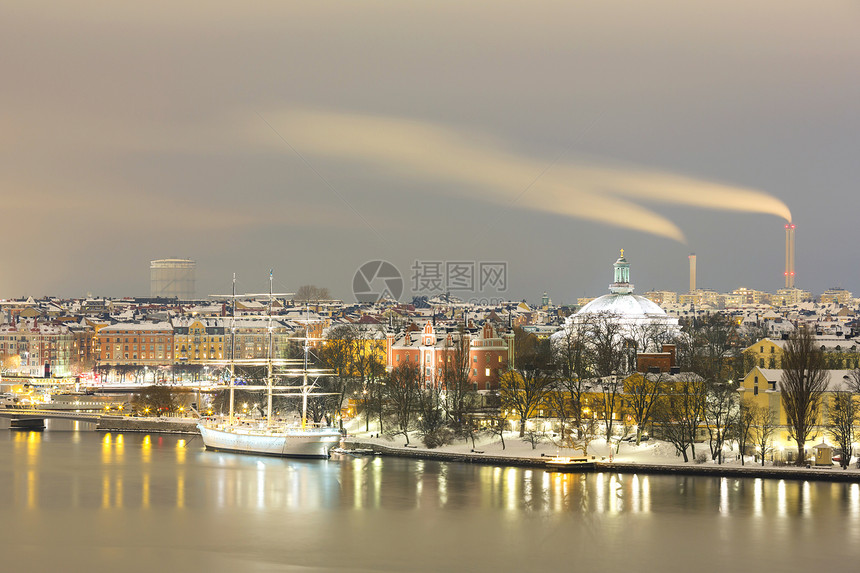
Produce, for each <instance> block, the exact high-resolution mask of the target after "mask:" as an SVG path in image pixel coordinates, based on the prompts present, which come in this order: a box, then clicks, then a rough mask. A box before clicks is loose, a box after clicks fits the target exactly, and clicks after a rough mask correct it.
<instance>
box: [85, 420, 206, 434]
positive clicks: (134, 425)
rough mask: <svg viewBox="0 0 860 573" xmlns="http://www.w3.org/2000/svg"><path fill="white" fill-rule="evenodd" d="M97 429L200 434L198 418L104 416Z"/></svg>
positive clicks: (103, 430)
mask: <svg viewBox="0 0 860 573" xmlns="http://www.w3.org/2000/svg"><path fill="white" fill-rule="evenodd" d="M96 430H98V431H101V432H160V433H165V434H198V435H199V434H200V430H198V429H197V420H193V419H188V418H176V419H172V418H130V417H127V416H102V417H101V418H100V419H99V422H98V425H97V426H96Z"/></svg>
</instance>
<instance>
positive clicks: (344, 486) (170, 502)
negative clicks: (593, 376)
mask: <svg viewBox="0 0 860 573" xmlns="http://www.w3.org/2000/svg"><path fill="white" fill-rule="evenodd" d="M5 424H6V425H5V426H4V427H8V422H6V423H5ZM0 464H2V473H0V491H2V492H3V493H2V496H0V524H2V535H0V544H2V546H0V551H2V555H0V563H2V566H0V569H2V570H3V571H13V570H16V569H15V568H16V567H27V568H28V569H29V570H31V571H85V570H86V571H108V570H112V571H113V570H116V571H150V572H151V571H154V570H156V571H157V570H159V569H160V570H168V571H173V570H180V569H183V570H187V571H199V570H203V569H204V568H205V569H208V570H209V571H242V572H244V571H342V570H349V571H445V570H449V571H451V570H453V571H494V572H500V571H541V570H549V569H550V568H551V567H558V569H557V570H559V571H569V570H584V569H592V570H601V571H621V570H622V569H623V570H639V571H656V570H664V571H683V572H685V573H689V572H690V571H691V570H693V571H695V572H696V573H700V572H709V571H715V572H716V571H720V572H721V573H723V572H725V571H729V570H730V571H734V570H759V571H767V570H774V569H777V568H779V569H782V570H789V571H800V570H805V569H810V568H815V569H819V568H821V567H826V566H835V565H841V566H842V567H843V568H846V567H847V568H848V569H847V570H853V569H854V568H855V567H856V566H857V563H858V557H860V547H858V546H860V485H857V484H835V483H833V484H832V483H820V482H794V481H767V480H757V479H721V478H693V477H663V476H660V477H656V476H637V475H621V474H589V475H573V474H555V473H548V472H544V471H540V470H533V469H532V470H530V469H515V468H499V467H492V466H477V465H467V464H446V463H435V462H422V461H410V460H404V459H396V458H386V459H383V458H353V457H335V458H332V459H330V460H327V461H322V460H320V461H288V460H281V459H273V458H262V457H259V458H258V457H252V456H239V455H233V454H221V453H213V452H206V451H204V450H203V448H202V445H201V443H200V439H199V438H195V439H189V438H188V437H184V438H183V437H177V436H169V435H159V434H152V435H142V434H102V433H96V432H93V431H87V430H85V429H82V430H81V431H73V428H72V426H71V425H70V423H69V422H55V423H51V422H49V429H48V431H45V432H12V431H10V430H6V429H0Z"/></svg>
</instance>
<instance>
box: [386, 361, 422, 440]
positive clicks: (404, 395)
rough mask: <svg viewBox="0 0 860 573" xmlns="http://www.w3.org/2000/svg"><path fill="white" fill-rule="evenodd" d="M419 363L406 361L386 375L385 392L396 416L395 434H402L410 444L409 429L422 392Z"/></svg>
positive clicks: (394, 416)
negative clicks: (419, 394)
mask: <svg viewBox="0 0 860 573" xmlns="http://www.w3.org/2000/svg"><path fill="white" fill-rule="evenodd" d="M418 374H419V373H418V364H414V365H413V364H409V363H404V364H401V365H399V366H397V367H396V368H394V369H393V370H392V371H391V372H389V373H388V376H387V377H386V379H387V380H386V385H385V394H386V397H387V398H388V404H389V407H390V408H391V410H392V413H393V418H394V428H395V429H394V431H393V433H394V434H402V435H403V436H404V437H405V438H406V445H409V429H410V427H411V425H412V422H413V419H414V416H415V413H416V403H417V401H418V393H419V392H420V386H419V376H418Z"/></svg>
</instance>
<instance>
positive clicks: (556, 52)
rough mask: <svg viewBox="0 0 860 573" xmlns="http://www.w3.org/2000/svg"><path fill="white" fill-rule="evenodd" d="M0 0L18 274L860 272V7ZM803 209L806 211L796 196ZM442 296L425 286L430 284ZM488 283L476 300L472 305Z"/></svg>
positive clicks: (571, 292) (252, 287) (127, 289)
mask: <svg viewBox="0 0 860 573" xmlns="http://www.w3.org/2000/svg"><path fill="white" fill-rule="evenodd" d="M114 4H116V3H105V2H96V1H91V0H82V1H80V2H75V3H57V2H40V1H34V0H28V1H26V2H25V1H17V0H12V1H11V2H6V3H4V5H3V7H2V8H0V70H2V89H0V126H2V129H0V166H2V169H0V189H2V214H3V217H2V228H3V237H4V238H5V241H4V242H5V248H4V249H3V250H2V254H0V297H3V298H10V297H18V296H26V295H33V296H42V295H55V296H82V295H85V294H86V293H88V292H89V293H92V294H94V295H108V296H122V295H127V296H132V295H147V294H148V293H149V261H150V259H157V258H167V257H187V258H192V259H195V260H196V261H197V263H198V271H197V278H198V294H199V295H206V294H209V293H216V292H218V293H223V292H228V291H229V289H230V278H231V276H232V273H234V272H235V273H237V274H238V276H239V285H240V286H239V288H240V290H247V291H253V292H259V291H260V290H261V289H263V288H267V287H266V285H267V277H268V269H270V268H273V269H274V274H275V280H276V289H278V290H295V289H296V288H298V286H299V285H301V284H305V283H315V284H319V285H323V286H326V287H328V288H330V289H331V292H332V294H333V295H335V296H338V297H343V298H345V299H348V300H352V291H351V288H352V286H351V285H352V279H353V274H354V273H355V271H356V269H357V268H358V267H359V266H361V265H362V264H363V263H365V262H366V261H371V260H377V259H381V260H388V261H390V262H392V263H393V264H394V265H395V266H396V267H397V268H398V269H400V270H401V272H402V275H403V277H404V280H405V282H406V291H405V292H404V295H403V297H402V298H406V299H408V298H409V297H410V296H411V294H413V293H412V292H410V287H411V286H412V285H410V284H409V283H410V282H411V281H410V273H412V271H410V269H411V268H412V266H413V265H414V263H415V261H421V262H442V263H444V262H452V261H461V262H462V261H466V262H474V263H475V264H480V263H481V262H487V261H495V262H498V261H503V262H506V263H507V265H508V266H507V269H508V271H507V273H508V285H507V290H506V291H505V293H504V294H505V295H507V296H510V297H512V298H517V299H519V298H526V299H528V300H530V301H538V300H539V298H540V295H541V294H542V293H543V291H545V290H546V291H548V292H549V295H550V296H551V297H552V298H553V300H554V302H575V300H576V298H577V297H580V296H597V295H600V294H603V293H604V292H606V285H607V284H608V283H609V282H610V281H611V279H612V268H611V265H612V263H613V262H614V260H615V259H616V258H617V256H618V249H620V248H624V249H625V255H626V256H627V258H628V260H630V262H631V264H632V269H631V279H632V281H633V282H634V283H635V285H636V291H637V292H638V293H640V294H641V293H642V292H644V291H646V290H649V289H666V290H676V291H685V290H686V288H687V284H688V279H687V255H688V254H689V253H690V252H695V253H696V254H697V256H698V269H699V280H698V284H699V286H700V287H708V288H713V289H716V290H719V291H727V290H731V289H734V288H737V287H739V286H747V287H750V288H756V289H762V290H769V291H775V290H776V289H777V288H780V287H782V286H783V278H782V273H783V265H784V258H783V257H784V243H783V241H784V230H783V227H784V225H785V223H786V218H787V217H788V216H792V218H793V221H794V222H795V223H796V224H797V265H796V266H797V283H796V284H797V286H798V287H800V288H804V289H808V290H812V291H813V292H817V293H820V292H821V291H823V290H824V289H826V288H828V287H831V286H841V287H844V288H847V289H849V290H853V291H855V292H857V291H860V264H858V263H860V251H858V249H856V248H855V245H854V244H853V243H854V240H855V238H856V223H855V219H856V216H857V212H858V207H860V199H858V194H857V191H858V190H860V188H858V183H860V161H858V152H860V73H858V70H860V33H858V30H860V4H858V3H857V2H854V1H848V0H845V1H836V0H823V1H821V2H816V3H809V2H786V1H780V2H776V1H758V2H743V1H740V0H728V1H725V0H724V1H719V2H716V1H715V2H711V1H704V2H689V1H687V2H682V1H665V0H654V1H652V2H639V3H630V2H618V1H613V0H609V1H606V0H604V1H600V2H596V1H594V2H570V1H569V0H565V1H556V2H551V1H544V0H537V1H529V2H522V1H519V2H513V1H506V0H494V1H486V2H478V1H473V2H468V3H464V2H460V1H450V2H444V1H435V2H403V1H400V2H395V1H391V2H368V1H355V0H352V1H344V2H327V1H316V2H292V1H270V2H255V1H243V2H223V1H217V0H209V1H207V2H192V1H188V2H180V3H175V2H167V1H154V2H146V3H138V4H135V5H129V6H118V5H114ZM789 210H790V214H791V215H789V214H788V212H789ZM418 294H427V293H418ZM472 294H480V293H466V292H464V293H460V296H463V297H464V298H469V297H470V296H472Z"/></svg>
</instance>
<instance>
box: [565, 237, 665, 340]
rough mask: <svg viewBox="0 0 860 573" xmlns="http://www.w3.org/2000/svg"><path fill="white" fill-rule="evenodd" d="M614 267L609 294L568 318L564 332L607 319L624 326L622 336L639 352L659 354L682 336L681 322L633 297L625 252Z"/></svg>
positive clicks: (651, 304)
mask: <svg viewBox="0 0 860 573" xmlns="http://www.w3.org/2000/svg"><path fill="white" fill-rule="evenodd" d="M613 266H614V269H615V280H614V282H613V283H612V284H610V285H609V294H605V295H603V296H601V297H599V298H596V299H594V300H593V301H591V302H589V303H588V304H586V305H585V306H583V307H582V308H581V309H579V311H578V312H577V313H576V314H573V315H571V316H570V317H568V319H567V322H566V323H565V325H564V330H570V329H571V328H573V327H574V326H575V325H577V324H582V323H586V322H590V321H593V320H594V318H595V317H600V318H606V319H608V320H612V321H613V322H617V323H618V324H619V325H620V327H621V328H620V329H619V331H620V332H619V336H620V337H621V338H622V339H625V340H631V341H634V342H635V343H636V347H637V350H638V351H639V352H648V351H659V350H660V346H661V344H662V343H663V342H667V341H669V340H671V339H674V338H675V337H676V336H677V335H678V334H680V327H679V326H678V319H677V318H674V317H671V316H669V315H668V314H666V311H664V310H663V309H662V308H660V306H659V305H658V304H656V303H655V302H653V301H651V300H648V299H647V298H645V297H644V296H639V295H635V294H633V284H632V283H631V282H630V263H629V262H627V259H625V258H624V249H621V256H620V257H618V260H617V261H615V265H613ZM563 336H564V333H563V332H558V333H556V334H555V335H554V338H557V339H560V338H561V337H563Z"/></svg>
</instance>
